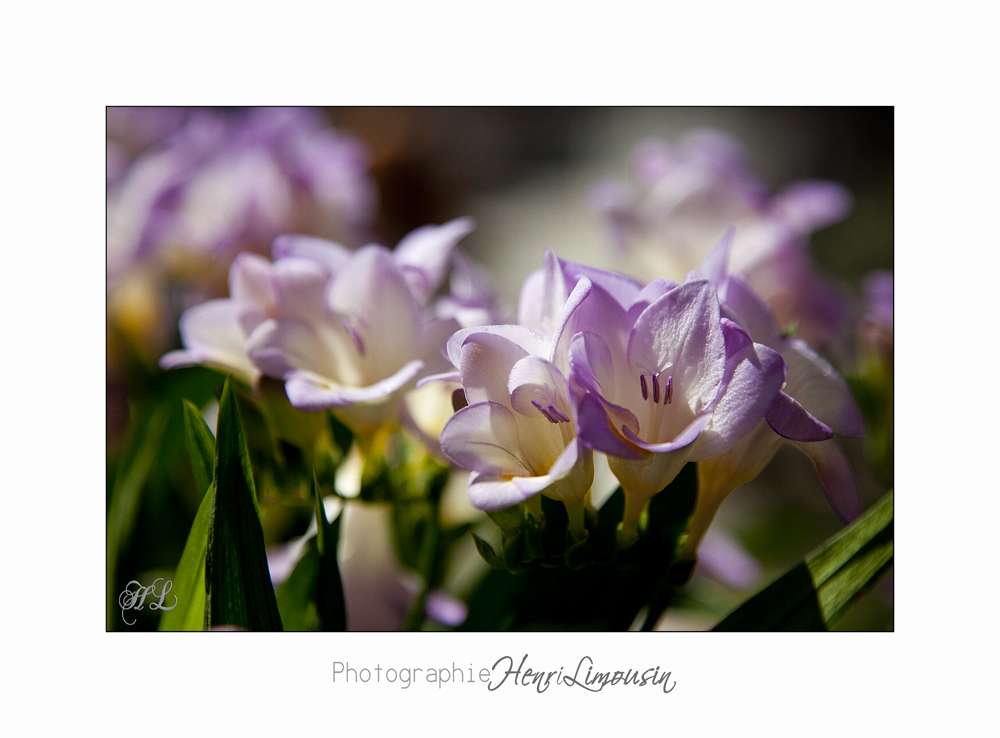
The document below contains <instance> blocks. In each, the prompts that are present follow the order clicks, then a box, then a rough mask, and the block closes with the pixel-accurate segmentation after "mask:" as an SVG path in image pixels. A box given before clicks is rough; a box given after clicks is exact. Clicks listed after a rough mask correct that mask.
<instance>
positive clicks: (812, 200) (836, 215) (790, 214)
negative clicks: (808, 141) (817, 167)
mask: <svg viewBox="0 0 1000 738" xmlns="http://www.w3.org/2000/svg"><path fill="white" fill-rule="evenodd" d="M852 204H853V202H852V198H851V193H850V192H848V190H847V189H846V188H845V187H843V186H841V185H839V184H837V183H835V182H825V181H823V180H803V181H800V182H796V183H795V184H793V185H792V186H790V187H789V188H788V189H786V190H784V191H783V192H780V193H779V194H778V195H776V196H775V198H774V210H775V212H776V213H778V214H780V215H781V216H782V217H783V218H784V219H785V220H787V221H788V222H789V223H790V224H791V225H792V227H793V228H795V229H796V230H797V231H799V232H800V233H811V232H812V231H815V230H818V229H820V228H825V227H826V226H829V225H833V224H834V223H839V222H840V221H842V220H843V219H844V218H846V217H847V214H848V213H849V212H850V211H851V206H852Z"/></svg>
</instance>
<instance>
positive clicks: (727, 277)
mask: <svg viewBox="0 0 1000 738" xmlns="http://www.w3.org/2000/svg"><path fill="white" fill-rule="evenodd" d="M730 245H731V234H730V235H727V237H726V238H724V239H723V241H722V242H720V243H719V244H718V246H717V247H716V249H715V250H714V251H713V252H712V253H711V254H710V256H709V258H708V259H707V260H706V262H705V264H704V265H703V266H702V267H701V270H700V271H699V272H697V273H692V274H691V275H690V277H689V279H688V280H687V281H686V282H685V283H683V284H675V283H673V282H668V281H666V280H663V279H657V280H654V281H653V282H650V283H649V284H648V285H645V286H642V285H640V284H639V283H637V282H634V281H632V280H630V279H627V278H624V277H622V276H619V275H617V274H613V273H609V272H605V271H601V270H597V269H591V268H588V267H585V266H581V265H579V264H573V263H570V262H565V261H560V260H558V259H556V258H555V257H554V256H553V255H552V254H551V252H547V253H546V256H545V266H544V268H543V269H542V270H540V271H538V272H536V273H535V274H533V275H531V276H530V277H529V278H528V279H527V281H526V282H525V284H524V287H523V289H522V292H521V297H520V302H519V314H518V324H517V325H500V326H487V327H479V328H469V329H465V330H462V331H459V332H458V333H456V334H455V335H453V336H452V337H451V338H450V339H449V341H448V344H447V347H446V350H447V355H448V357H449V359H450V360H451V362H452V364H453V365H454V367H455V368H456V369H457V372H454V373H452V374H447V375H443V376H442V377H440V378H441V379H448V380H452V381H460V382H461V384H462V386H463V388H464V390H465V396H466V398H467V400H468V403H469V405H468V406H467V407H465V408H462V409H461V410H459V411H458V412H457V413H456V414H455V415H454V416H453V417H452V418H451V420H450V421H449V422H448V424H447V425H446V426H445V428H444V431H443V432H442V434H441V446H442V449H443V450H444V452H445V454H447V455H448V457H449V458H451V459H452V460H453V461H455V462H456V463H457V464H458V465H460V466H462V467H464V468H466V469H470V470H471V471H472V472H473V474H472V476H471V477H470V481H469V495H470V498H471V500H472V502H473V504H474V505H476V506H477V507H479V508H481V509H484V510H498V509H503V508H506V507H509V506H512V505H515V504H518V503H520V502H522V501H525V500H527V499H528V498H530V497H532V496H533V495H536V494H539V493H542V494H545V495H547V496H550V497H553V498H556V499H560V500H562V501H563V502H564V503H566V505H567V509H568V510H570V520H571V521H573V520H574V519H575V520H577V521H578V523H577V524H578V525H579V521H582V514H581V509H582V508H583V507H584V506H585V505H586V504H587V493H588V491H589V489H590V484H591V481H592V478H593V452H594V451H600V452H603V453H605V454H606V455H607V457H608V461H609V463H610V467H611V469H612V471H613V472H614V473H615V476H617V478H618V480H619V482H620V483H621V486H622V490H623V492H624V493H625V500H626V502H625V514H624V520H623V521H622V531H621V542H622V544H623V545H627V544H628V543H630V542H631V541H634V540H635V538H636V537H637V535H638V524H639V520H640V517H641V514H642V511H643V509H644V507H645V505H646V503H647V502H648V501H649V500H650V498H652V496H653V495H655V494H657V493H658V492H660V491H661V490H662V489H663V488H664V487H665V486H666V485H667V484H669V483H670V482H671V481H672V480H673V478H674V477H675V476H676V475H677V473H678V472H679V471H680V469H681V467H683V466H684V464H685V463H687V462H689V461H695V462H698V463H699V474H698V477H699V495H698V505H697V508H696V511H695V514H694V518H693V520H692V522H691V526H690V528H689V531H688V538H687V545H688V546H689V547H690V548H692V549H693V548H694V547H696V546H697V543H698V541H699V540H700V538H701V535H702V534H703V533H704V532H705V529H706V528H707V526H708V524H709V523H710V522H711V519H712V517H713V516H714V514H715V511H716V509H717V507H718V505H719V504H720V503H721V502H722V500H723V499H724V497H725V496H726V495H727V494H728V493H729V492H730V491H732V490H733V489H735V487H737V486H738V485H740V484H743V483H744V482H747V481H749V480H750V479H752V478H753V477H755V476H756V475H757V474H758V473H759V472H760V471H761V470H762V469H763V468H764V466H766V465H767V463H768V462H769V461H770V459H771V458H773V456H774V455H775V453H776V452H777V451H778V449H779V448H780V446H781V445H782V444H784V443H788V444H791V445H793V446H795V447H796V448H798V449H800V450H801V451H802V452H803V453H805V454H806V455H807V456H808V457H809V458H810V460H811V461H812V462H813V464H814V466H815V468H816V471H817V473H818V475H819V478H820V481H821V482H822V484H823V487H824V489H825V490H826V493H827V495H828V497H829V499H830V502H831V503H832V504H833V506H834V508H835V509H836V510H837V512H838V513H839V514H840V515H841V516H842V517H843V518H845V519H851V518H853V517H856V516H857V515H858V514H859V513H860V512H861V506H860V499H859V496H858V491H857V487H856V484H855V481H854V478H853V475H852V473H851V470H850V467H849V465H848V462H847V460H846V457H845V455H844V453H843V451H842V450H841V449H840V447H839V445H838V444H837V442H836V441H835V440H834V439H833V436H834V433H835V432H836V433H841V434H844V435H849V436H857V435H862V434H863V432H864V427H863V422H862V420H861V416H860V413H859V411H858V409H857V407H856V406H855V403H854V401H853V399H852V397H851V394H850V391H849V389H848V388H847V386H846V384H845V383H844V381H843V380H842V379H841V378H840V376H839V375H838V374H837V373H836V371H835V370H834V369H833V368H832V367H831V366H830V365H829V364H828V363H827V362H826V361H824V360H823V359H822V358H820V357H819V356H818V355H817V354H816V353H814V352H813V351H812V350H811V349H810V348H809V347H808V346H807V345H806V344H805V343H804V342H802V341H801V340H798V339H795V338H790V337H785V336H783V335H782V334H781V332H780V331H779V329H778V324H777V322H776V321H775V319H774V317H773V315H772V313H771V311H770V310H769V308H768V307H767V305H766V303H764V301H763V300H761V299H760V298H759V297H758V296H757V295H756V294H755V293H754V292H753V290H752V289H751V288H750V287H749V286H748V284H747V282H746V280H744V279H743V278H742V277H739V276H736V275H732V274H729V272H728V268H727V263H728V258H729V249H730ZM574 509H575V510H576V513H575V514H574V512H573V510H574Z"/></svg>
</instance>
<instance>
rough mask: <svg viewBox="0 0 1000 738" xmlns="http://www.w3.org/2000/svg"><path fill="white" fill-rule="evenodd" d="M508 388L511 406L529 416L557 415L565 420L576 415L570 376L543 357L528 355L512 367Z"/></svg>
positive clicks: (508, 378)
mask: <svg viewBox="0 0 1000 738" xmlns="http://www.w3.org/2000/svg"><path fill="white" fill-rule="evenodd" d="M507 392H508V393H509V395H510V405H511V408H512V409H513V410H514V411H515V412H517V413H520V414H521V415H524V416H525V417H527V418H543V417H546V418H547V417H551V416H553V415H554V416H555V417H556V418H557V419H559V420H562V419H563V418H564V419H565V420H562V422H569V421H570V420H571V419H572V417H573V416H572V409H571V408H570V404H569V390H568V389H567V387H566V377H564V376H563V374H562V372H560V371H559V370H558V369H557V368H556V367H555V365H554V364H552V362H550V361H546V360H545V359H542V358H541V357H538V356H525V357H523V358H521V359H519V360H518V361H517V363H515V364H514V366H512V367H511V369H510V373H509V375H508V377H507ZM543 411H544V412H543ZM545 413H549V415H548V416H547V415H545ZM560 416H561V417H560Z"/></svg>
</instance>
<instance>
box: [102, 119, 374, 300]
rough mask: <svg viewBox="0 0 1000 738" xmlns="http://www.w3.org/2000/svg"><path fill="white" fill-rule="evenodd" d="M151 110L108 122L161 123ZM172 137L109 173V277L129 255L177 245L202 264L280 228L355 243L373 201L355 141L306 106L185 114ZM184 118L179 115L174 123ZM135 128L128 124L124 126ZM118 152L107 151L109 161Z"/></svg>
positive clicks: (263, 240)
mask: <svg viewBox="0 0 1000 738" xmlns="http://www.w3.org/2000/svg"><path fill="white" fill-rule="evenodd" d="M156 112H157V109H153V108H150V109H144V111H142V114H141V115H139V114H135V113H133V114H131V115H125V114H124V113H122V114H120V115H119V114H115V115H112V112H111V111H109V126H110V121H112V120H118V119H119V118H121V119H123V120H124V121H125V122H128V121H130V120H133V119H135V120H138V121H144V120H146V119H147V118H150V119H152V120H153V121H154V122H156V121H159V120H160V119H161V118H163V119H164V120H165V121H166V122H169V121H172V120H174V119H175V118H176V111H171V112H170V114H169V115H166V114H164V115H155V113H156ZM186 117H187V120H186V122H185V123H184V125H183V126H182V127H180V128H179V129H178V130H176V131H174V132H173V134H172V135H170V136H169V137H167V138H165V139H163V140H162V141H160V142H159V143H158V144H157V145H155V146H153V147H151V148H149V149H148V150H147V151H145V152H143V153H142V154H140V155H139V156H138V157H137V158H136V159H135V160H134V161H133V162H132V163H131V164H129V165H128V166H127V168H126V169H125V170H124V171H123V172H121V173H120V174H119V175H116V176H115V177H114V179H113V180H112V178H111V169H110V168H109V191H108V244H107V245H108V276H109V280H111V281H112V282H113V281H114V280H115V279H117V277H118V276H120V275H121V274H122V273H123V272H125V271H126V270H127V269H128V268H129V267H130V266H131V265H132V264H133V263H135V262H136V261H137V260H142V259H147V258H153V257H155V258H157V259H160V260H162V259H164V258H165V253H166V252H168V251H173V250H180V251H181V252H182V253H185V254H188V255H198V256H200V258H201V259H202V260H206V259H209V260H210V259H216V258H224V257H228V256H230V255H232V254H235V253H237V252H239V251H244V250H253V251H263V250H264V249H265V248H266V245H267V244H268V243H270V242H271V240H272V239H273V238H274V237H275V236H277V235H278V234H280V233H286V232H290V231H302V232H309V233H315V234H318V235H324V236H328V237H331V238H337V239H339V240H343V241H345V242H347V243H351V244H352V245H353V244H356V243H358V241H359V239H360V238H361V237H362V236H363V235H364V234H365V233H366V231H367V230H368V227H369V225H370V223H371V218H372V216H373V214H374V207H375V188H374V185H373V183H372V182H371V181H370V179H369V178H368V175H367V160H366V154H365V152H364V149H363V148H362V146H361V144H360V143H359V142H357V141H355V140H353V139H349V138H346V137H343V136H341V135H340V134H338V133H336V132H334V131H333V130H331V129H329V128H326V127H324V125H323V121H322V118H321V116H320V115H319V114H318V113H317V112H316V111H312V110H307V109H284V108H261V109H252V110H249V111H245V112H239V113H232V114H221V113H215V112H209V111H204V110H200V111H195V112H194V113H189V114H188V113H186ZM182 120H183V119H182ZM133 127H134V126H133ZM122 157H123V155H119V154H117V153H116V154H109V167H110V166H112V165H114V166H116V167H117V166H120V165H121V160H122Z"/></svg>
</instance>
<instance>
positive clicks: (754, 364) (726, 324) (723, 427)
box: [691, 319, 785, 461]
mask: <svg viewBox="0 0 1000 738" xmlns="http://www.w3.org/2000/svg"><path fill="white" fill-rule="evenodd" d="M722 328H723V332H724V333H725V335H726V352H727V354H729V358H728V359H727V361H726V375H727V381H725V382H724V386H725V389H724V391H723V394H722V396H721V397H719V399H718V401H717V402H716V403H715V405H714V407H713V412H712V422H711V424H709V426H708V427H707V428H706V429H705V432H704V433H703V434H702V436H701V438H699V439H698V443H697V446H696V447H695V448H692V449H691V458H692V460H694V461H700V460H701V459H710V458H712V457H713V456H718V455H719V454H722V453H725V452H726V451H728V450H729V449H730V448H732V447H733V446H734V445H735V444H736V443H737V442H738V441H739V440H740V438H742V437H743V436H745V435H746V434H747V433H749V432H750V431H751V430H752V429H753V428H754V426H756V425H757V424H758V423H759V422H760V421H761V418H763V417H764V413H765V412H767V410H768V408H769V407H770V406H771V405H772V403H773V402H774V398H775V396H776V395H777V393H778V392H779V390H780V389H781V383H782V382H783V381H784V378H785V365H784V362H782V360H781V356H780V355H779V354H778V352H777V351H775V350H774V349H771V348H768V347H767V346H764V345H763V344H759V343H756V344H755V343H751V342H750V339H749V337H747V335H746V333H744V332H743V330H742V329H740V328H739V327H738V326H737V325H736V324H735V323H732V322H731V321H728V320H725V319H723V321H722ZM734 349H735V350H734Z"/></svg>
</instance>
